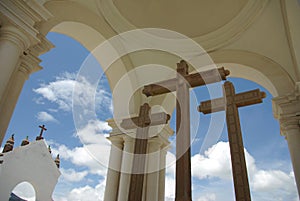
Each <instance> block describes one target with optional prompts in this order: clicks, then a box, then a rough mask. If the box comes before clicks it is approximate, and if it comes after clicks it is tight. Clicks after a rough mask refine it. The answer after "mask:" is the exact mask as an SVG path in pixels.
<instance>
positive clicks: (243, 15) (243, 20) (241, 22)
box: [97, 0, 269, 51]
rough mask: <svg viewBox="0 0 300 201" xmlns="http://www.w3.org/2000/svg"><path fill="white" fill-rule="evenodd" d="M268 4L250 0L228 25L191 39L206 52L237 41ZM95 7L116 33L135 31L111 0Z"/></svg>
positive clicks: (261, 0)
mask: <svg viewBox="0 0 300 201" xmlns="http://www.w3.org/2000/svg"><path fill="white" fill-rule="evenodd" d="M268 2H269V0H250V1H248V3H247V5H246V6H245V7H244V8H243V9H242V10H241V12H240V13H239V14H238V15H236V16H235V17H234V18H233V20H231V21H230V22H229V23H227V24H225V25H224V26H222V27H221V28H219V29H217V30H215V31H213V32H211V33H208V34H206V35H203V36H198V37H194V38H193V39H194V40H195V41H197V42H198V43H199V44H200V45H201V46H202V47H203V48H204V49H205V50H206V51H213V50H216V49H218V48H220V47H223V46H225V45H227V44H229V43H231V42H232V41H234V40H235V39H237V37H238V36H239V35H240V34H241V33H243V32H244V31H245V30H246V29H247V28H248V27H249V26H250V25H251V24H252V23H253V22H254V20H255V19H256V17H257V16H259V15H260V13H262V11H263V9H264V8H265V6H266V5H267V3H268ZM97 6H98V10H99V11H100V12H101V13H102V15H103V16H104V17H105V19H106V20H107V21H108V23H109V24H110V26H111V27H112V28H113V29H114V30H115V31H116V32H117V33H123V32H125V31H129V30H133V29H137V27H136V26H135V25H133V24H131V23H130V22H129V21H128V20H127V19H125V18H124V17H123V16H122V14H121V13H120V12H119V10H118V9H117V8H116V7H115V5H114V3H113V1H112V0H101V1H97Z"/></svg>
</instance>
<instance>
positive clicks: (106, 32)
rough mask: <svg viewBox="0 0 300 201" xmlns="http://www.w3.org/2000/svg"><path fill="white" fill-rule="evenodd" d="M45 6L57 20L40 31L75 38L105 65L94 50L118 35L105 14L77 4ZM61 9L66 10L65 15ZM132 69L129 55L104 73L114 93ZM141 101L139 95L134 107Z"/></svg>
mask: <svg viewBox="0 0 300 201" xmlns="http://www.w3.org/2000/svg"><path fill="white" fill-rule="evenodd" d="M44 6H45V7H46V8H47V9H48V10H49V11H50V12H51V13H52V15H53V17H52V18H51V19H50V20H48V21H46V22H43V23H41V24H40V25H39V30H40V32H41V33H42V34H43V35H47V33H49V32H51V31H52V32H57V33H61V34H64V35H67V36H69V37H71V38H73V39H75V40H76V41H78V42H79V43H80V44H82V45H83V46H84V47H85V48H86V49H87V50H89V51H90V52H91V54H92V55H93V56H94V57H95V58H96V59H97V61H98V62H99V63H100V65H101V60H103V59H104V60H105V58H101V55H97V53H96V52H93V50H94V49H95V48H96V47H97V46H99V45H100V44H101V43H103V42H104V41H105V40H106V39H109V38H111V37H113V36H114V35H116V32H115V31H114V30H113V29H112V28H111V26H110V25H109V24H107V22H106V20H105V19H104V18H103V17H102V15H99V14H98V13H96V12H95V11H93V9H89V8H87V7H85V6H84V5H81V4H80V3H77V2H70V1H67V2H65V1H48V2H46V3H45V4H44ZM61 8H64V11H63V12H62V9H61ZM132 68H133V65H132V63H131V60H130V58H129V57H128V56H127V55H125V56H123V57H122V58H120V59H118V60H117V61H116V62H114V63H113V64H112V65H111V66H109V69H107V70H105V72H104V73H105V75H106V77H107V79H108V83H109V86H110V90H111V91H112V92H113V89H114V87H115V85H116V84H117V83H118V81H119V80H120V78H121V77H122V76H123V75H124V74H126V73H127V72H129V71H130V70H131V69H132ZM139 99H140V97H139V96H138V95H137V94H135V95H134V97H133V105H134V102H139ZM113 102H114V100H113ZM131 108H132V109H131V110H133V111H131V112H134V110H135V108H134V107H131Z"/></svg>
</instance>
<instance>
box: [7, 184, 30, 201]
mask: <svg viewBox="0 0 300 201" xmlns="http://www.w3.org/2000/svg"><path fill="white" fill-rule="evenodd" d="M19 198H21V199H23V200H27V201H35V200H36V193H35V190H34V187H33V186H32V185H31V184H30V183H29V182H26V181H24V182H21V183H19V184H18V185H16V186H15V187H14V189H13V190H12V192H11V194H10V198H9V201H15V200H20V199H19Z"/></svg>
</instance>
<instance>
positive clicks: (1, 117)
mask: <svg viewBox="0 0 300 201" xmlns="http://www.w3.org/2000/svg"><path fill="white" fill-rule="evenodd" d="M39 62H40V60H39V59H38V58H37V57H35V56H33V55H31V54H28V55H26V56H25V55H22V56H21V57H20V64H19V67H18V68H17V69H16V70H15V71H14V72H13V74H12V76H11V78H10V80H9V82H8V84H7V87H6V92H5V97H3V98H2V99H1V106H0V133H1V134H2V135H1V139H0V141H1V142H2V140H3V137H4V133H5V131H6V129H7V126H8V124H9V121H10V119H11V116H12V114H13V111H14V108H15V106H16V103H17V101H18V98H19V95H20V93H21V91H22V89H23V86H24V83H25V81H26V80H27V79H28V77H29V75H30V74H31V73H32V72H34V71H36V70H37V69H39V68H40V67H39V65H38V64H39ZM1 69H2V68H1Z"/></svg>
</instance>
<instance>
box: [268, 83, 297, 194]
mask: <svg viewBox="0 0 300 201" xmlns="http://www.w3.org/2000/svg"><path fill="white" fill-rule="evenodd" d="M273 112H274V116H275V118H277V119H278V120H279V122H280V131H281V134H282V135H283V136H285V139H286V140H287V143H288V147H289V151H290V156H291V161H292V165H293V170H294V175H295V180H296V184H297V188H298V195H299V198H300V83H297V84H296V89H295V91H294V92H293V93H290V94H288V95H286V96H281V97H276V98H274V99H273Z"/></svg>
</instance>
